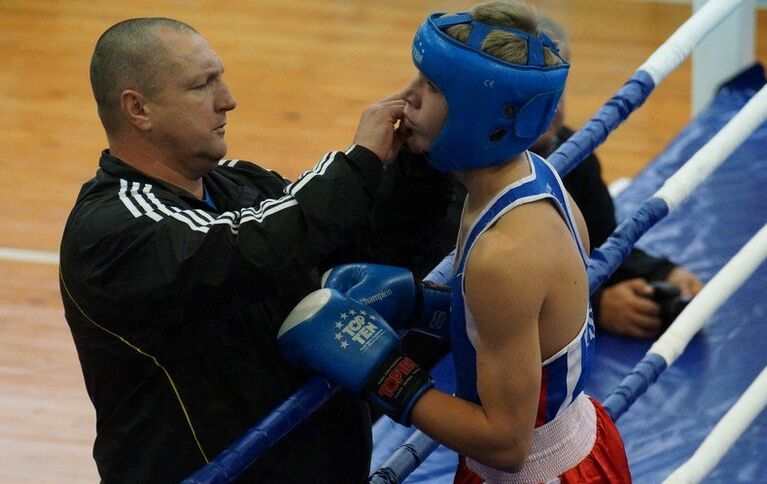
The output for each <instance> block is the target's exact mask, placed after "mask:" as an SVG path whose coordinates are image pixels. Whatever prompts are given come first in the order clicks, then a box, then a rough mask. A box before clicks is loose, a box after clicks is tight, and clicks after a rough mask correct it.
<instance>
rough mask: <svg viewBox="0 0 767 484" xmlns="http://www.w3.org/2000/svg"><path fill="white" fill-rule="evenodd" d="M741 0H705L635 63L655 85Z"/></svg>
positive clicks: (736, 6) (735, 7)
mask: <svg viewBox="0 0 767 484" xmlns="http://www.w3.org/2000/svg"><path fill="white" fill-rule="evenodd" d="M743 2H744V0H709V1H708V2H706V4H705V5H704V6H703V7H701V8H700V9H699V10H698V11H697V12H695V14H694V15H693V16H691V17H690V18H689V19H687V21H686V22H685V23H684V24H683V25H682V26H681V27H679V29H677V30H676V32H674V33H673V34H672V35H671V37H669V38H668V40H666V42H664V43H663V45H661V46H660V47H659V48H658V49H657V50H656V51H655V52H653V54H652V55H651V56H650V57H649V58H648V59H647V60H646V61H645V63H644V64H642V65H641V66H639V70H642V71H645V72H647V73H648V74H649V75H650V77H652V80H653V81H655V85H656V86H657V85H658V84H660V82H661V81H663V79H665V78H666V76H668V75H669V74H670V73H671V72H672V71H673V70H674V69H676V68H677V67H679V65H680V64H681V63H682V62H684V60H685V59H686V58H687V56H689V55H690V52H692V49H693V48H695V46H696V45H698V44H699V43H700V41H701V40H703V38H704V37H705V36H706V35H708V33H709V32H711V31H712V30H713V29H714V28H715V27H716V26H717V25H718V24H720V23H721V22H723V21H724V20H725V18H727V17H728V16H729V15H730V14H731V13H732V12H734V11H735V9H737V8H738V7H739V6H740V5H741V4H742V3H743Z"/></svg>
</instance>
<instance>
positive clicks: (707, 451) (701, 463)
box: [663, 367, 767, 484]
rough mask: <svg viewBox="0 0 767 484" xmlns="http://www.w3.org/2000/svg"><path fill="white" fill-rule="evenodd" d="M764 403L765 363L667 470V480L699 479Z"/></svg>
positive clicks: (676, 482)
mask: <svg viewBox="0 0 767 484" xmlns="http://www.w3.org/2000/svg"><path fill="white" fill-rule="evenodd" d="M765 406H767V367H765V368H764V369H763V370H762V372H761V373H760V374H759V376H758V377H756V379H755V380H754V382H753V383H751V385H750V386H749V387H748V389H747V390H746V391H745V392H743V395H742V396H741V397H740V398H739V399H738V401H737V402H735V405H733V407H732V408H731V409H730V410H729V411H728V412H727V413H726V414H725V415H724V417H722V419H721V420H720V421H719V423H717V424H716V426H715V427H714V429H713V430H712V431H711V433H709V434H708V436H707V437H706V439H705V440H704V441H703V443H702V444H701V445H700V447H698V449H697V450H696V451H695V453H694V454H693V455H692V457H690V459H689V460H688V461H687V462H685V463H684V464H682V465H681V466H680V467H679V468H677V470H675V471H674V472H673V473H671V475H670V476H668V477H667V478H666V480H665V481H663V482H664V484H665V483H669V484H680V483H696V482H700V481H702V480H703V478H704V477H706V476H707V475H708V474H709V472H711V471H712V470H713V469H714V467H716V465H717V464H718V463H719V461H720V460H722V457H724V455H725V454H726V453H727V451H728V450H730V447H732V445H733V444H734V443H735V441H736V440H737V439H738V438H739V437H740V436H741V435H742V434H743V432H745V431H746V429H747V428H748V426H749V425H751V422H753V421H754V419H755V418H756V417H757V416H758V415H759V414H760V413H761V412H762V411H763V410H764V407H765Z"/></svg>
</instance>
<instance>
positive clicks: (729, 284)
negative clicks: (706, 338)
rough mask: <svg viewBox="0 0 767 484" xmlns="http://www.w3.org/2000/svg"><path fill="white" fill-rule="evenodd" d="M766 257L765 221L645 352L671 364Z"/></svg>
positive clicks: (766, 229) (766, 236)
mask: <svg viewBox="0 0 767 484" xmlns="http://www.w3.org/2000/svg"><path fill="white" fill-rule="evenodd" d="M765 258H767V225H764V226H763V227H762V228H761V229H760V230H759V232H757V233H756V235H754V236H753V237H752V238H751V240H749V241H748V243H746V245H744V246H743V247H742V248H741V249H740V250H739V251H738V253H737V254H735V255H734V256H733V258H732V259H730V261H729V262H728V263H727V264H726V265H725V266H724V267H723V268H722V269H721V270H720V271H719V272H718V273H717V274H716V275H715V276H714V277H713V279H711V280H710V281H709V282H708V284H706V285H705V287H704V288H703V290H701V291H700V293H699V294H698V295H697V296H695V298H694V299H693V300H692V301H691V302H690V304H689V305H688V306H687V307H686V308H684V310H683V311H682V312H681V314H679V317H677V318H676V320H674V322H673V323H672V324H671V326H670V327H669V328H668V329H667V330H666V332H665V333H663V336H661V337H660V338H659V339H658V341H656V342H655V344H653V345H652V346H651V347H650V350H649V351H648V353H655V354H657V355H660V356H661V357H663V359H664V360H666V363H667V364H668V366H671V364H672V363H673V362H674V361H676V359H677V358H678V357H679V355H681V354H682V352H683V351H684V349H685V348H686V347H687V344H688V343H689V342H690V340H691V339H692V337H693V336H695V334H696V333H697V332H698V331H700V329H701V328H702V327H703V324H704V323H705V322H706V320H707V319H708V318H709V317H710V316H711V315H712V314H713V313H714V311H716V310H717V309H718V308H719V306H721V305H722V303H723V302H724V301H725V300H726V299H727V298H728V297H730V295H731V294H732V293H733V292H735V291H736V290H737V289H738V288H739V287H740V286H741V285H742V284H743V282H744V281H745V280H746V279H748V278H749V277H750V276H751V274H753V273H754V271H755V270H756V269H757V267H759V265H760V264H761V263H762V262H763V261H764V259H765Z"/></svg>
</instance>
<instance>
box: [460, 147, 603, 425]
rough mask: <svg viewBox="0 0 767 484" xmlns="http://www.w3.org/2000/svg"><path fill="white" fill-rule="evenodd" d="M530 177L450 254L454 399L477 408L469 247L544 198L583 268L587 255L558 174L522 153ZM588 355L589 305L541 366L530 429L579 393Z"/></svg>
mask: <svg viewBox="0 0 767 484" xmlns="http://www.w3.org/2000/svg"><path fill="white" fill-rule="evenodd" d="M526 158H527V162H528V163H529V164H530V170H531V174H530V175H528V176H526V177H524V178H522V179H521V180H518V181H517V182H515V183H513V184H511V185H509V186H508V187H506V189H504V190H503V191H502V192H501V193H499V194H498V195H496V197H495V198H494V199H493V200H492V201H491V202H490V203H489V204H488V205H487V206H486V207H485V208H484V209H483V210H482V212H481V214H480V215H479V217H477V220H476V221H475V222H474V225H473V226H472V227H471V229H470V230H469V231H468V235H467V236H466V239H465V241H464V242H463V245H462V246H461V247H459V248H458V252H457V255H456V261H457V266H456V267H455V269H454V271H453V281H452V294H451V311H450V312H451V323H450V324H451V328H450V331H451V335H450V337H451V346H452V350H453V359H454V364H455V374H456V395H457V396H458V397H460V398H463V399H465V400H468V401H471V402H474V403H477V404H481V402H480V399H479V393H478V391H477V352H476V342H477V327H476V324H475V322H474V318H473V317H472V315H471V310H470V308H469V306H468V304H467V303H466V299H465V287H464V281H463V274H464V267H465V264H466V260H468V257H469V255H470V254H471V250H472V248H473V246H474V243H475V242H476V240H477V239H478V238H479V236H480V235H482V233H484V231H485V230H487V229H488V228H490V227H492V226H493V225H494V224H495V223H496V222H497V221H498V220H499V219H500V218H501V217H502V216H503V215H504V214H505V213H507V212H508V211H509V210H511V209H513V208H514V207H517V206H519V205H522V204H525V203H530V202H534V201H537V200H542V199H550V200H551V201H552V202H553V204H554V205H555V206H556V207H557V209H558V210H559V213H560V215H561V216H562V219H563V220H564V221H565V223H566V224H567V228H568V229H569V231H570V234H571V235H572V237H573V239H574V240H575V243H576V245H577V246H578V251H579V252H580V255H581V259H582V260H583V264H584V267H585V266H587V263H588V257H587V254H586V251H585V249H584V247H583V243H582V242H581V239H580V235H579V234H578V228H577V226H576V223H575V218H574V217H573V213H572V210H571V208H570V205H569V203H568V201H567V198H566V196H565V189H564V186H563V185H562V180H560V178H559V175H558V174H557V173H556V171H554V169H553V168H552V167H551V165H549V164H548V163H547V162H546V160H544V159H543V158H541V157H539V156H537V155H536V154H534V153H530V152H527V153H526ZM593 354H594V318H593V314H592V310H591V305H590V304H589V305H588V307H587V310H586V318H585V320H584V322H583V325H582V327H581V330H580V332H579V333H578V335H577V336H576V337H575V338H574V339H573V340H572V341H571V342H570V343H569V344H568V345H567V346H565V347H564V348H562V349H561V350H559V351H558V352H557V353H556V354H554V355H553V356H551V357H550V358H548V359H547V360H546V361H544V362H543V363H542V372H541V394H540V399H539V403H538V414H537V416H536V422H535V426H536V427H539V426H541V425H543V424H545V423H547V422H550V421H551V420H553V419H554V418H555V417H556V416H557V415H559V414H560V413H561V412H562V411H563V410H564V409H565V408H567V406H568V405H570V403H572V402H573V400H575V398H576V397H577V396H578V395H579V394H580V393H581V392H582V391H583V386H584V385H585V383H586V380H587V379H588V375H589V370H590V366H591V361H592V356H593Z"/></svg>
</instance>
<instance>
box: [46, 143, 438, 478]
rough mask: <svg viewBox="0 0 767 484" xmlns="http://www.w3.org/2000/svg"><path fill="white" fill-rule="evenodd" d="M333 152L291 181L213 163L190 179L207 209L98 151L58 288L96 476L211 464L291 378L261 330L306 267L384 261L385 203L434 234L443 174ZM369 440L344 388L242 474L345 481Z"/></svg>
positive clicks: (359, 473)
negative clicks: (89, 405) (90, 422)
mask: <svg viewBox="0 0 767 484" xmlns="http://www.w3.org/2000/svg"><path fill="white" fill-rule="evenodd" d="M347 152H348V153H342V152H335V153H330V154H328V155H326V156H325V158H323V160H322V161H321V162H320V163H319V164H318V165H317V167H315V169H314V170H313V171H311V172H308V173H307V174H304V175H303V176H302V177H301V178H300V179H299V180H298V181H296V182H295V183H293V184H290V183H289V182H288V181H287V180H285V179H284V178H282V177H281V176H279V175H277V174H276V173H274V172H272V171H269V170H265V169H262V168H259V167H258V166H256V165H254V164H251V163H248V162H245V161H226V162H222V163H220V164H219V166H218V167H217V168H216V169H215V170H213V171H212V172H211V173H210V174H209V175H207V176H206V177H205V179H204V181H205V185H206V188H207V190H208V193H209V194H210V195H211V197H212V199H213V201H214V202H215V204H216V205H217V210H214V209H213V208H211V207H210V206H209V205H207V204H206V203H204V202H201V201H200V200H197V199H196V198H194V197H192V196H191V195H190V194H188V193H186V192H185V191H183V190H180V189H178V188H176V187H173V186H171V185H168V184H165V183H163V182H160V181H157V180H154V179H151V178H148V177H146V176H144V175H143V174H141V173H139V172H137V171H136V170H134V169H132V168H131V167H129V166H128V165H126V164H124V163H123V162H121V161H120V160H118V159H116V158H114V157H112V156H111V155H110V154H109V153H108V152H107V151H105V152H104V153H103V154H102V156H101V160H100V169H99V170H98V172H97V174H96V176H95V178H93V179H92V180H90V181H88V182H87V183H86V184H85V185H83V187H82V190H81V192H80V194H79V196H78V198H77V202H76V204H75V207H74V209H73V210H72V213H71V214H70V216H69V219H68V221H67V224H66V228H65V231H64V234H63V239H62V243H61V270H60V285H61V293H62V299H63V302H64V308H65V314H66V319H67V322H68V323H69V326H70V328H71V331H72V335H73V338H74V342H75V345H76V347H77V351H78V356H79V359H80V363H81V366H82V370H83V375H84V378H85V385H86V388H87V391H88V394H89V396H90V398H91V401H92V402H93V405H94V407H95V409H96V418H97V425H96V426H97V437H96V441H95V444H94V450H93V452H94V457H95V460H96V464H97V467H98V471H99V474H100V475H101V478H102V480H103V481H104V482H152V483H161V482H178V481H179V480H181V479H183V478H184V477H186V476H187V475H189V474H190V473H192V472H193V471H195V470H196V469H197V468H199V467H200V466H202V465H204V464H205V463H206V460H210V459H213V458H214V457H215V456H216V455H217V454H219V453H220V452H221V451H223V450H224V449H225V448H226V447H228V446H229V445H230V444H231V443H232V442H233V441H234V440H235V439H237V438H238V437H240V436H241V435H242V433H243V432H245V431H246V430H247V429H248V428H250V427H251V426H253V425H254V424H256V423H257V422H259V421H260V419H262V418H263V417H264V416H265V415H267V414H268V413H269V412H270V411H271V410H273V409H274V408H275V407H276V406H277V405H278V404H280V403H281V402H282V401H283V400H285V398H286V397H288V396H289V395H291V394H292V393H293V392H294V391H295V390H296V389H297V388H299V386H300V385H301V384H302V383H303V382H304V381H305V377H306V375H304V374H302V373H301V372H299V371H297V370H295V369H293V368H291V367H289V366H287V365H286V364H285V363H284V362H283V361H282V360H281V358H280V356H279V355H278V353H277V350H276V345H275V338H276V334H277V330H278V329H279V326H280V325H281V323H282V321H283V319H284V318H285V316H286V315H287V314H288V312H290V310H291V309H292V308H293V306H294V305H295V304H296V303H297V302H298V301H299V300H300V299H301V298H302V297H303V296H305V295H306V294H308V293H309V292H310V291H312V290H314V289H316V288H317V287H318V276H319V274H321V271H323V270H324V269H326V268H328V267H330V266H332V265H334V264H336V263H340V262H348V261H362V260H369V261H377V262H392V261H391V260H390V258H389V256H388V255H387V254H388V253H390V252H391V248H390V247H389V244H390V240H389V239H390V235H389V234H388V233H387V230H388V228H387V226H386V223H385V220H386V219H388V220H391V217H396V212H395V211H398V210H403V211H404V212H400V213H402V218H401V219H398V223H402V224H404V225H405V226H412V228H413V230H415V231H416V232H417V233H421V234H423V236H426V235H428V234H429V233H430V232H431V233H434V231H436V228H435V227H436V225H435V224H438V223H439V221H440V220H441V219H442V218H443V217H444V213H445V210H446V206H447V198H448V197H449V193H450V184H449V180H448V179H447V178H446V177H445V176H442V175H437V174H436V172H434V171H433V170H432V169H430V168H429V167H428V166H427V164H426V163H424V162H423V160H422V159H420V158H418V157H410V158H408V157H407V156H403V157H401V159H399V160H397V161H396V162H395V163H394V164H392V165H391V166H390V167H389V169H387V171H386V175H385V176H382V168H381V163H380V161H379V160H378V158H377V157H376V156H375V155H374V154H373V153H372V152H370V151H368V150H367V149H365V148H362V147H353V148H352V149H350V150H347ZM382 179H383V182H382ZM416 202H417V203H416ZM378 219H381V220H384V222H381V223H379V222H377V220H378ZM382 247H383V248H384V249H383V250H382V249H381V248H382ZM370 452H371V433H370V418H369V413H368V408H367V405H366V404H364V403H363V402H362V401H361V400H360V399H359V398H358V397H357V396H356V395H351V394H349V393H345V392H343V393H341V394H339V395H338V396H336V397H335V398H334V399H333V400H332V401H331V402H330V404H329V405H327V406H326V407H324V408H323V409H321V410H319V411H318V412H317V413H315V414H314V416H313V417H311V418H310V419H309V420H308V421H307V422H305V423H304V424H302V425H301V426H300V427H299V428H298V429H296V430H294V431H293V432H291V433H290V434H289V435H288V436H287V437H286V438H285V439H283V440H282V441H281V442H280V443H278V444H277V445H275V446H274V447H273V448H272V449H271V450H270V451H269V452H268V453H267V454H266V455H264V456H263V457H261V458H260V459H259V460H257V461H256V463H255V464H254V465H253V466H252V467H251V468H250V469H249V471H248V473H247V474H246V475H245V476H244V478H243V482H261V483H281V484H283V483H294V482H296V483H297V482H301V483H324V482H327V483H333V484H336V483H347V482H348V483H355V482H362V481H363V480H365V479H366V477H367V475H368V470H369V469H368V468H369V459H370Z"/></svg>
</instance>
